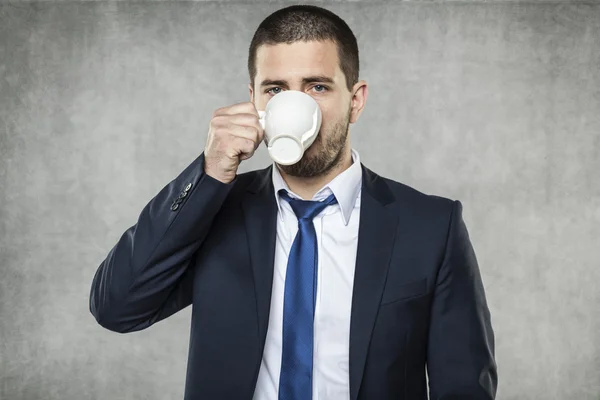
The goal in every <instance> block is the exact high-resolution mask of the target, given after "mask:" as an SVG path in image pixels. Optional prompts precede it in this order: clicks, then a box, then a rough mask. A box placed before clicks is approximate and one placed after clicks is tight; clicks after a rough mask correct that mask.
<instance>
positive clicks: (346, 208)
mask: <svg viewBox="0 0 600 400" xmlns="http://www.w3.org/2000/svg"><path fill="white" fill-rule="evenodd" d="M351 152H352V165H350V167H349V168H347V169H346V170H345V171H343V172H342V173H341V174H339V175H338V176H336V177H335V178H333V180H332V181H331V182H329V183H328V184H326V185H325V186H323V187H322V188H321V189H319V191H318V192H317V193H315V195H314V196H313V198H312V199H311V200H315V201H320V200H323V199H325V198H327V196H329V195H330V194H331V193H333V194H334V195H335V198H336V199H337V201H338V204H339V205H340V209H341V211H342V217H343V219H344V225H348V222H349V221H350V214H351V213H352V210H353V209H354V205H355V204H356V199H357V197H358V195H359V193H360V190H361V186H362V168H361V166H360V156H359V154H358V152H357V151H356V150H354V149H352V150H351ZM272 171H273V173H272V178H273V188H274V189H275V201H276V202H277V210H278V212H279V215H280V218H283V214H282V213H281V203H280V202H281V198H280V196H279V190H280V189H285V190H286V191H287V192H288V193H289V195H290V197H292V198H298V199H301V197H300V196H298V195H297V194H296V193H294V192H292V191H291V190H290V188H289V187H288V185H287V183H286V182H285V180H284V179H283V177H282V176H281V172H279V168H278V167H277V165H276V164H275V163H273V168H272ZM305 200H306V199H305Z"/></svg>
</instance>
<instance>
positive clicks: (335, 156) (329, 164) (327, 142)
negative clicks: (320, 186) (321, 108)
mask: <svg viewBox="0 0 600 400" xmlns="http://www.w3.org/2000/svg"><path fill="white" fill-rule="evenodd" d="M351 111H352V109H351V108H349V109H348V113H347V114H346V116H345V118H343V119H342V120H341V121H337V122H336V123H335V124H334V125H333V127H332V128H331V132H327V133H325V134H324V133H323V127H321V129H320V130H319V134H318V135H317V137H316V139H315V141H314V142H313V143H312V144H311V145H310V146H309V147H308V148H307V149H306V151H305V152H304V155H303V156H302V158H301V159H300V161H298V162H297V163H296V164H292V165H281V164H277V166H278V167H279V169H281V170H282V171H283V172H285V173H286V174H288V175H290V176H296V177H300V178H313V177H316V176H322V175H325V174H326V173H328V172H329V171H331V170H332V169H333V168H335V167H337V166H338V165H339V164H340V163H341V162H342V157H343V156H344V150H345V149H346V142H347V140H346V139H347V137H348V127H349V125H350V112H351Z"/></svg>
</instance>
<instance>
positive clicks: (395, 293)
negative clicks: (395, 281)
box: [380, 278, 427, 306]
mask: <svg viewBox="0 0 600 400" xmlns="http://www.w3.org/2000/svg"><path fill="white" fill-rule="evenodd" d="M426 293H427V278H423V279H419V280H416V281H412V282H408V283H405V284H402V285H400V286H396V287H387V285H386V288H385V290H384V292H383V298H382V299H381V304H380V305H382V306H383V305H386V304H391V303H396V302H398V301H402V300H408V299H410V298H413V297H418V296H421V295H423V294H426Z"/></svg>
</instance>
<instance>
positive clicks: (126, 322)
mask: <svg viewBox="0 0 600 400" xmlns="http://www.w3.org/2000/svg"><path fill="white" fill-rule="evenodd" d="M236 180H237V179H236ZM236 180H234V181H233V182H231V183H229V184H225V183H223V182H220V181H218V180H216V179H214V178H212V177H211V176H209V175H206V174H205V173H204V153H202V154H201V155H200V156H199V157H197V158H196V159H195V160H194V161H193V162H192V163H191V164H190V165H189V166H188V167H187V168H186V169H185V170H184V171H183V172H182V173H181V174H180V175H179V176H178V177H176V178H175V179H174V180H172V181H171V182H170V183H169V184H167V185H166V186H165V187H164V188H163V189H162V190H161V191H160V192H159V193H158V194H157V195H156V196H155V197H154V198H153V199H151V200H150V202H149V203H148V204H147V205H146V206H145V207H144V209H143V210H142V212H141V214H140V215H139V218H138V220H137V223H136V224H135V225H133V226H132V227H130V228H129V229H127V230H126V231H125V232H124V233H123V235H122V236H121V238H120V239H119V241H118V242H117V243H116V245H115V246H114V247H113V248H112V249H111V250H110V252H109V253H108V255H107V257H106V259H105V260H104V261H102V263H101V264H100V266H99V267H98V269H97V271H96V273H95V275H94V278H93V280H92V287H91V291H90V299H89V308H90V312H91V313H92V315H93V316H94V317H95V318H96V321H97V322H98V323H99V324H100V325H101V326H103V327H104V328H106V329H108V330H111V331H114V332H119V333H127V332H134V331H139V330H142V329H145V328H147V327H149V326H151V325H152V324H154V323H156V322H158V321H160V320H162V319H165V318H167V317H169V316H170V315H172V314H174V313H176V312H178V311H179V310H181V309H183V308H185V307H187V306H188V305H190V304H191V303H192V286H193V274H194V271H193V268H190V267H189V266H190V265H193V263H192V259H193V257H194V255H195V253H196V251H197V250H198V248H199V247H200V246H201V245H202V242H203V241H204V239H205V238H206V236H207V235H208V233H209V230H210V227H211V225H212V222H213V219H214V218H215V215H216V214H217V213H218V212H219V210H220V209H221V206H222V204H223V202H224V200H225V198H226V197H227V195H228V193H229V192H230V190H231V188H232V187H233V185H234V183H235V181H236Z"/></svg>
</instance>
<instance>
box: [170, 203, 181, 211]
mask: <svg viewBox="0 0 600 400" xmlns="http://www.w3.org/2000/svg"><path fill="white" fill-rule="evenodd" d="M178 208H179V203H173V204H172V205H171V210H172V211H175V210H177V209H178Z"/></svg>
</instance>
